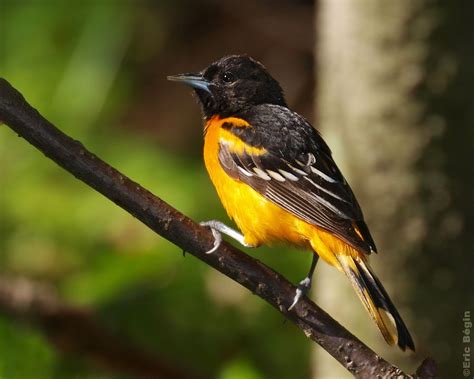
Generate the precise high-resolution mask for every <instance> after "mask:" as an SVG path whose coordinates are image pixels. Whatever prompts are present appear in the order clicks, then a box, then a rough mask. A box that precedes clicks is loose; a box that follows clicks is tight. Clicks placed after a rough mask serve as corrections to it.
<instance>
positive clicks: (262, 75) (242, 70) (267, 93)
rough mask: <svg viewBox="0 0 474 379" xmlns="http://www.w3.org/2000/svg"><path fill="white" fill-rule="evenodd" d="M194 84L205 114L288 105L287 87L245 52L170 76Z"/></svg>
mask: <svg viewBox="0 0 474 379" xmlns="http://www.w3.org/2000/svg"><path fill="white" fill-rule="evenodd" d="M168 79H169V80H174V81H180V82H182V83H185V84H187V85H189V86H191V87H193V88H194V90H195V92H196V94H197V96H198V98H199V101H200V103H201V105H202V110H203V113H204V116H205V117H206V118H209V117H211V116H213V115H220V116H223V117H225V116H230V115H232V114H236V113H238V112H240V111H243V110H245V109H247V108H249V107H251V106H253V105H258V104H277V105H282V106H286V104H285V99H284V98H283V91H282V89H281V87H280V85H279V84H278V82H277V81H276V80H275V79H273V78H272V77H271V76H270V74H269V73H268V71H267V70H266V69H265V67H264V66H263V65H262V64H261V63H259V62H257V61H255V60H253V59H252V58H250V57H247V56H244V55H231V56H228V57H224V58H221V59H219V60H218V61H217V62H214V63H212V64H211V65H209V66H208V67H207V68H206V69H204V70H203V71H201V72H200V73H197V74H181V75H176V76H169V77H168Z"/></svg>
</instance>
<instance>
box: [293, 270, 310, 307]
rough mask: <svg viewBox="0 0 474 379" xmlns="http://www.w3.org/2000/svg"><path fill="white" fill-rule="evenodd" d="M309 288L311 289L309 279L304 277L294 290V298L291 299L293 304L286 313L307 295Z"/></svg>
mask: <svg viewBox="0 0 474 379" xmlns="http://www.w3.org/2000/svg"><path fill="white" fill-rule="evenodd" d="M310 288H311V278H310V277H306V278H304V279H303V280H302V281H301V282H300V283H299V284H298V287H297V288H296V294H295V297H294V298H293V303H292V304H291V305H290V307H289V308H288V311H291V310H292V309H293V308H294V307H295V305H296V304H297V303H298V301H300V299H301V297H302V296H303V295H306V294H308V292H309V290H310Z"/></svg>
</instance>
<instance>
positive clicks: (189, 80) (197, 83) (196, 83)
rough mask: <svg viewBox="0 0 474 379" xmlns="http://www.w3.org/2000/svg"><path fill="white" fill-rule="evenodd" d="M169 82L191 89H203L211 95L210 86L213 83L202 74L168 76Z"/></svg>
mask: <svg viewBox="0 0 474 379" xmlns="http://www.w3.org/2000/svg"><path fill="white" fill-rule="evenodd" d="M167 79H168V80H171V81H173V82H181V83H184V84H186V85H188V86H190V87H193V88H197V89H201V90H203V91H206V92H209V93H211V91H210V90H209V86H210V85H211V83H210V82H209V81H208V80H207V79H205V78H204V77H203V76H202V75H201V74H178V75H171V76H168V78H167Z"/></svg>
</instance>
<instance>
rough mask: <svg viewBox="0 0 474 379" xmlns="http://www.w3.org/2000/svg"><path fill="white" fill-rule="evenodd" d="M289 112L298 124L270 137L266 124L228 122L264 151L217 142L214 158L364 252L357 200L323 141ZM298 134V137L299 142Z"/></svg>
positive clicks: (369, 247)
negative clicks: (256, 152) (244, 150)
mask: <svg viewBox="0 0 474 379" xmlns="http://www.w3.org/2000/svg"><path fill="white" fill-rule="evenodd" d="M288 112H291V111H289V110H288ZM260 113H261V112H260ZM273 113H274V110H273ZM293 116H294V117H297V120H293V122H298V126H297V128H294V127H289V129H290V131H289V132H288V130H287V131H286V133H285V135H280V137H281V138H274V137H275V134H274V133H271V131H270V130H268V124H266V127H267V129H266V130H265V131H264V130H262V129H260V128H259V127H256V126H255V125H253V124H251V125H252V128H245V129H243V128H236V129H235V130H233V128H232V127H231V125H227V127H228V129H229V130H231V131H233V132H234V133H235V134H236V135H237V136H239V137H240V138H242V139H243V141H245V142H248V141H249V140H252V138H253V140H257V139H258V140H260V141H261V143H260V145H261V146H259V147H265V149H266V151H267V152H266V153H264V154H259V155H251V154H247V153H242V154H237V153H235V152H233V151H232V149H231V148H230V147H229V145H226V144H225V143H221V144H220V149H219V160H220V163H221V165H222V167H223V168H224V170H225V171H226V172H227V174H229V175H230V176H232V177H234V178H236V179H239V180H241V181H242V182H245V183H247V184H248V185H249V186H251V187H252V188H253V189H255V190H256V191H258V192H259V193H260V194H262V195H263V196H264V197H265V198H267V199H268V200H270V201H272V202H273V203H275V204H277V205H279V206H280V207H282V208H284V209H285V210H287V211H288V212H291V213H292V214H294V215H295V216H297V217H298V218H300V219H302V220H304V221H306V222H308V223H310V224H312V225H315V226H318V227H321V228H323V229H325V230H327V231H329V232H331V233H333V234H334V235H336V236H337V237H339V238H341V239H342V240H344V241H346V242H347V243H349V244H350V245H352V246H353V247H354V248H356V249H358V250H362V251H364V252H366V253H367V254H370V252H372V251H376V248H375V243H374V241H373V239H372V237H371V235H370V232H369V230H368V228H367V225H366V224H365V222H364V219H363V215H362V211H361V209H360V206H359V204H358V202H357V200H356V198H355V196H354V194H353V192H352V190H351V188H350V187H349V185H348V183H347V182H346V180H345V179H344V177H343V176H342V174H341V172H340V171H339V169H338V167H337V166H336V164H335V163H334V161H333V159H332V157H331V152H330V150H329V148H328V147H327V145H326V143H325V142H324V141H323V139H322V138H321V137H320V136H319V134H318V133H317V132H316V130H315V129H313V128H312V126H311V125H309V123H307V121H306V120H304V119H303V118H302V117H300V116H298V115H296V114H295V113H293ZM249 118H250V117H246V120H247V121H248V120H249ZM286 121H287V120H286ZM257 122H258V121H257ZM266 122H268V119H267V120H266ZM303 122H304V123H305V125H302V123H303ZM257 125H258V124H257ZM287 126H288V125H287ZM308 128H309V129H308ZM298 129H299V130H298ZM280 130H281V129H280ZM269 132H270V134H271V137H270V135H268V136H267V137H268V138H266V139H265V134H269ZM244 133H247V134H248V135H247V136H246V135H245V134H244ZM258 134H261V135H260V136H257V135H258ZM299 137H303V138H300V141H299V142H298V141H297V140H298V138H299ZM269 138H273V140H271V141H270V140H269ZM252 145H254V144H252ZM254 146H255V145H254Z"/></svg>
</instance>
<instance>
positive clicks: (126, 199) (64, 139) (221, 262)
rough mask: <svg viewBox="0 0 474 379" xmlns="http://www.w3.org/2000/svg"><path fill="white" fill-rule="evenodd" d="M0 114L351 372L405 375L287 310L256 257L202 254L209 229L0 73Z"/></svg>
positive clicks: (286, 299)
mask: <svg viewBox="0 0 474 379" xmlns="http://www.w3.org/2000/svg"><path fill="white" fill-rule="evenodd" d="M0 119H2V120H3V121H4V122H5V123H6V124H8V126H9V127H10V128H11V129H13V130H14V131H15V132H17V133H18V135H19V136H21V137H23V138H25V139H26V140H27V141H29V142H30V143H31V144H32V145H34V146H35V147H36V148H37V149H39V150H40V151H42V152H43V153H44V154H45V155H46V156H48V157H49V158H51V159H52V160H53V161H55V162H56V163H57V164H58V165H60V166H61V167H63V168H64V169H66V170H67V171H69V172H70V173H72V174H73V175H74V176H75V177H77V178H78V179H80V180H82V181H83V182H85V183H86V184H88V185H89V186H91V187H93V188H94V189H95V190H97V191H98V192H100V193H102V194H103V195H104V196H106V197H107V198H109V199H110V200H112V201H113V202H114V203H116V204H117V205H118V206H120V207H121V208H123V209H125V210H126V211H127V212H129V213H130V214H131V215H133V216H134V217H136V218H137V219H139V220H140V221H142V222H143V223H144V224H146V225H147V226H148V227H149V228H151V229H152V230H153V231H155V232H156V233H158V234H159V235H161V236H163V237H164V238H166V239H167V240H169V241H171V242H172V243H174V244H175V245H177V246H179V247H180V248H181V249H183V250H185V251H187V252H189V253H191V254H192V255H194V256H195V257H196V258H198V259H200V260H201V261H203V262H205V263H207V264H208V265H210V266H212V267H214V268H215V269H217V270H219V271H220V272H222V273H223V274H224V275H227V276H228V277H229V278H231V279H233V280H235V281H236V282H238V283H240V284H242V285H243V286H244V287H246V288H248V289H249V290H250V291H252V292H253V293H254V294H256V295H257V296H259V297H261V298H262V299H264V300H265V301H266V302H268V303H269V304H271V305H272V306H273V307H274V308H276V309H277V310H278V311H279V312H281V313H282V314H283V315H284V316H285V317H287V318H288V319H290V320H291V321H292V322H294V323H295V324H296V325H297V326H298V327H299V328H300V329H301V330H302V331H303V332H304V334H305V335H306V336H307V337H308V338H310V339H312V340H313V341H315V342H317V343H318V344H319V345H320V346H321V347H322V348H324V349H325V350H326V351H327V352H328V353H329V354H331V355H332V356H333V357H334V358H335V359H337V360H338V361H339V362H340V363H341V365H343V366H344V367H345V368H346V369H347V370H349V371H350V372H351V373H352V374H353V375H354V376H355V377H357V378H374V377H380V378H388V377H393V376H397V375H398V376H403V375H406V374H404V373H403V372H402V371H401V370H400V369H399V368H398V367H396V366H394V365H392V364H390V363H389V362H387V361H385V360H384V359H382V358H381V357H380V356H378V355H377V354H376V353H375V352H374V351H372V350H371V349H370V348H369V347H367V346H366V345H365V344H363V343H362V342H361V341H360V340H359V339H358V338H356V337H355V336H354V335H352V334H351V333H350V332H349V331H347V330H346V329H345V328H344V327H342V326H341V325H340V324H339V323H338V322H337V321H335V320H334V319H332V318H331V317H330V316H329V315H328V314H327V313H326V312H324V311H323V310H322V309H321V308H319V307H318V306H317V305H316V304H314V303H313V302H312V301H311V300H309V299H308V298H306V297H304V298H303V299H301V301H300V302H299V303H298V304H297V305H296V307H295V308H294V310H293V311H291V312H288V311H287V309H288V307H289V306H290V304H291V303H292V300H293V296H294V294H295V290H296V288H295V287H294V286H293V285H292V284H291V283H290V282H289V281H288V280H286V279H285V278H284V277H283V276H281V275H280V274H278V273H276V272H275V271H273V270H272V269H270V268H269V267H267V266H266V265H264V264H263V263H261V262H260V261H258V260H256V259H254V258H252V257H250V256H248V255H247V254H245V253H243V252H242V251H240V250H238V249H236V248H235V247H233V246H231V245H229V244H227V243H222V245H221V246H220V247H219V249H218V250H217V251H216V252H215V253H213V254H209V255H207V254H205V252H206V251H208V250H209V249H210V248H211V247H212V244H213V241H214V238H213V236H212V234H211V232H210V231H209V230H208V229H206V228H204V227H201V226H199V225H198V224H196V223H194V222H193V221H192V220H191V219H189V218H188V217H186V216H185V215H183V214H182V213H180V212H178V211H177V210H176V209H174V208H172V207H171V206H170V205H168V204H167V203H165V202H164V201H163V200H161V199H160V198H158V197H156V196H154V195H153V194H152V193H151V192H149V191H148V190H146V189H145V188H143V187H141V186H140V185H139V184H138V183H135V182H133V181H132V180H130V179H129V178H127V177H126V176H125V175H123V174H122V173H120V172H119V171H117V170H116V169H114V168H113V167H111V166H109V165H108V164H107V163H105V162H104V161H102V160H100V159H99V158H98V157H96V156H95V155H94V154H92V153H90V152H89V151H87V150H86V149H85V148H84V146H83V145H82V144H81V143H80V142H78V141H75V140H73V139H71V138H70V137H68V136H67V135H65V134H64V133H62V132H61V131H60V130H58V129H57V128H55V127H54V126H53V125H52V124H51V123H50V122H49V121H47V120H46V119H45V118H43V117H42V116H41V115H40V114H39V113H38V111H36V110H35V109H34V108H32V107H31V106H30V105H29V104H28V103H27V102H26V101H25V99H24V98H23V96H22V95H21V94H20V93H19V92H18V91H17V90H15V89H14V88H13V87H12V86H11V85H10V84H9V83H8V82H7V81H6V80H4V79H1V78H0ZM425 366H426V365H425ZM428 366H429V365H428ZM421 371H422V372H421V376H418V377H423V375H424V371H423V370H421ZM417 375H418V374H417Z"/></svg>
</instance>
